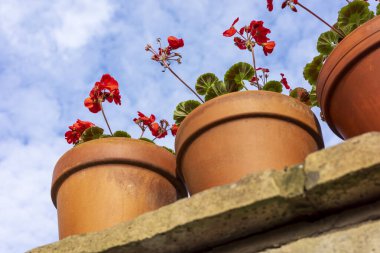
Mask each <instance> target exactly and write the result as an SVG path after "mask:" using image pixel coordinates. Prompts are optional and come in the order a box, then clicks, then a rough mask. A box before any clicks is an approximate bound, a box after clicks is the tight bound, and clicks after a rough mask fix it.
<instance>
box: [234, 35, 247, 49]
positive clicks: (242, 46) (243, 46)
mask: <svg viewBox="0 0 380 253" xmlns="http://www.w3.org/2000/svg"><path fill="white" fill-rule="evenodd" d="M234 42H235V45H236V46H237V47H238V48H240V49H241V50H245V49H247V45H246V42H247V41H246V40H243V39H241V38H239V37H235V38H234Z"/></svg>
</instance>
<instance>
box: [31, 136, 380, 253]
mask: <svg viewBox="0 0 380 253" xmlns="http://www.w3.org/2000/svg"><path fill="white" fill-rule="evenodd" d="M378 238H380V133H368V134H365V135H362V136H359V137H356V138H353V139H351V140H349V141H346V142H344V143H342V144H339V145H337V146H335V147H332V148H329V149H325V150H322V151H319V152H316V153H313V154H311V155H309V156H308V157H307V159H306V161H305V164H304V165H298V166H294V167H291V168H287V169H285V170H284V171H267V172H264V173H258V174H252V175H250V176H248V177H246V178H244V179H242V180H241V181H239V182H237V183H234V184H231V185H225V186H221V187H216V188H213V189H210V190H207V191H204V192H202V193H199V194H196V195H194V196H193V197H191V198H189V199H183V200H180V201H177V202H176V203H174V204H172V205H169V206H165V207H163V208H161V209H159V210H157V211H154V212H150V213H147V214H144V215H142V216H140V217H138V218H136V219H135V220H133V221H131V222H127V223H123V224H120V225H117V226H115V227H113V228H110V229H107V230H104V231H101V232H98V233H89V234H85V235H78V236H72V237H68V238H66V239H64V240H62V241H59V242H56V243H53V244H50V245H46V246H42V247H40V248H36V249H34V250H31V251H30V252H33V253H43V252H49V253H50V252H73V253H75V252H136V253H137V252H138V253H141V252H154V253H160V252H165V253H170V252H203V253H206V252H207V253H235V252H236V253H243V252H247V253H248V252H250V253H252V252H262V253H264V252H265V253H279V252H284V253H286V252H289V253H290V252H292V253H297V252H299V253H301V252H302V253H304V252H308V253H313V252H315V253H317V252H318V253H320V252H324V253H325V252H360V253H365V252H380V240H379V239H378Z"/></svg>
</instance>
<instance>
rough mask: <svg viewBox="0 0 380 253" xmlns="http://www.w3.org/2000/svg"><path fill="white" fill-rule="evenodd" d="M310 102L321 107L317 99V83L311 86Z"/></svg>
mask: <svg viewBox="0 0 380 253" xmlns="http://www.w3.org/2000/svg"><path fill="white" fill-rule="evenodd" d="M310 103H311V106H318V107H319V104H318V99H317V86H316V85H313V86H312V87H311V91H310Z"/></svg>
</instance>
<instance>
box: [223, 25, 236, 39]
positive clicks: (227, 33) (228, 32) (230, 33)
mask: <svg viewBox="0 0 380 253" xmlns="http://www.w3.org/2000/svg"><path fill="white" fill-rule="evenodd" d="M236 32H237V31H236V29H235V27H231V28H230V29H228V30H225V31H224V32H223V36H225V37H231V36H234V35H235V33H236Z"/></svg>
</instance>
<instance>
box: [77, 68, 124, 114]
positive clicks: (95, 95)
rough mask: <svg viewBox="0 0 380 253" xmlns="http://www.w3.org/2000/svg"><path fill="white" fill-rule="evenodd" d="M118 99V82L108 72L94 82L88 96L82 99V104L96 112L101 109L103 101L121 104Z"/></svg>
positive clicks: (119, 97)
mask: <svg viewBox="0 0 380 253" xmlns="http://www.w3.org/2000/svg"><path fill="white" fill-rule="evenodd" d="M120 99H121V96H120V92H119V84H118V82H117V81H116V80H115V79H114V78H113V77H112V76H110V75H109V74H104V75H103V76H102V78H101V79H100V81H99V82H96V83H95V85H94V87H93V88H92V90H91V91H90V95H89V97H88V98H86V99H85V100H84V105H85V106H86V107H87V108H88V109H89V110H90V112H93V113H97V112H99V111H101V110H102V103H103V102H104V101H106V100H107V101H108V102H110V103H112V102H115V104H117V105H121V101H120Z"/></svg>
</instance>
